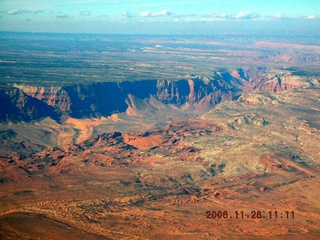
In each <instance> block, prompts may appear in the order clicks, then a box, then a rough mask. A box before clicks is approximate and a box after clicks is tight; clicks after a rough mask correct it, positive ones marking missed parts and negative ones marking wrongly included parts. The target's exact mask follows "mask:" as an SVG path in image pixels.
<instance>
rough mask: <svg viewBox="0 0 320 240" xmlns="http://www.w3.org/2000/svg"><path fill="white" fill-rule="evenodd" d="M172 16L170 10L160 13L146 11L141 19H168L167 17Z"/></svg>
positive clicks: (141, 14)
mask: <svg viewBox="0 0 320 240" xmlns="http://www.w3.org/2000/svg"><path fill="white" fill-rule="evenodd" d="M172 15H174V14H173V13H171V12H169V11H168V10H161V11H159V12H149V11H144V12H142V13H140V16H141V17H166V16H172Z"/></svg>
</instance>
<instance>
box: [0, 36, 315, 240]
mask: <svg viewBox="0 0 320 240" xmlns="http://www.w3.org/2000/svg"><path fill="white" fill-rule="evenodd" d="M34 36H36V37H34ZM8 39H11V41H8ZM317 41H318V40H317V39H310V38H305V39H302V38H299V39H295V38H289V39H283V38H267V37H265V38H263V37H255V38H254V37H252V38H249V37H246V36H240V37H237V38H235V37H234V36H231V37H230V36H229V37H228V36H223V37H221V36H220V37H217V36H211V37H202V38H200V39H199V38H192V37H188V38H187V37H184V38H183V37H181V36H180V37H178V36H174V37H168V36H162V37H159V36H148V37H130V36H109V35H108V36H100V35H99V36H95V35H71V34H70V35H68V34H61V35H54V34H39V35H29V34H27V33H25V34H23V33H1V36H0V45H2V46H5V48H2V49H1V62H0V69H1V71H0V73H1V88H0V100H1V103H2V104H3V107H1V110H0V120H1V123H0V141H1V144H0V166H1V167H0V186H1V191H0V199H1V200H0V238H1V239H79V238H83V239H319V238H320V200H319V199H320V194H319V193H320V184H319V183H320V182H319V177H320V174H319V170H320V167H319V166H320V165H319V164H320V151H319V146H320V134H319V133H320V114H319V113H320V77H319V75H320V72H319V56H318V54H319V51H320V48H319V42H317ZM43 43H46V44H43ZM49 43H50V44H49ZM62 43H63V44H62ZM48 46H50V47H48ZM17 49H18V50H19V51H17ZM244 59H245V61H244Z"/></svg>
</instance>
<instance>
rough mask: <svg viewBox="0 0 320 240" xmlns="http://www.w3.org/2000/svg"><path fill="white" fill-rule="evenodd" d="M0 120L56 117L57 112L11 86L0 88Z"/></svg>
mask: <svg viewBox="0 0 320 240" xmlns="http://www.w3.org/2000/svg"><path fill="white" fill-rule="evenodd" d="M0 102H1V104H2V107H1V108H0V121H31V120H34V119H39V118H43V117H51V118H53V119H58V118H59V114H57V113H56V111H55V109H54V108H53V107H51V106H49V105H47V104H46V103H44V102H42V101H40V100H38V99H36V98H33V97H31V96H28V95H27V94H25V93H24V92H23V91H22V90H20V89H17V88H13V87H4V88H2V89H0Z"/></svg>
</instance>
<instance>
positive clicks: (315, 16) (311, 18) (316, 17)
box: [306, 15, 319, 20]
mask: <svg viewBox="0 0 320 240" xmlns="http://www.w3.org/2000/svg"><path fill="white" fill-rule="evenodd" d="M318 18H319V17H318V16H317V15H310V16H307V17H306V19H308V20H316V19H318Z"/></svg>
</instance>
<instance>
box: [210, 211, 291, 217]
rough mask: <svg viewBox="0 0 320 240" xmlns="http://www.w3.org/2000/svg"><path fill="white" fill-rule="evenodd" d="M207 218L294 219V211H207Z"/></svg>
mask: <svg viewBox="0 0 320 240" xmlns="http://www.w3.org/2000/svg"><path fill="white" fill-rule="evenodd" d="M206 218H209V219H230V218H234V219H261V218H264V219H294V211H283V212H282V211H281V212H280V211H268V212H266V211H251V213H244V211H234V212H232V213H231V212H228V211H206Z"/></svg>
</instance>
